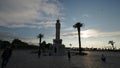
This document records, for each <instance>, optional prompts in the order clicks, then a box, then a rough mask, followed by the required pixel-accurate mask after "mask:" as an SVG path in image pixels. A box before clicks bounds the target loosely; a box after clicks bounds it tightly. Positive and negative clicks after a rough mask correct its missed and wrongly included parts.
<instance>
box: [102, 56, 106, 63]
mask: <svg viewBox="0 0 120 68" xmlns="http://www.w3.org/2000/svg"><path fill="white" fill-rule="evenodd" d="M101 60H102V61H103V62H106V57H105V55H104V54H102V56H101Z"/></svg>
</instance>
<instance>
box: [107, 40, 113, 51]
mask: <svg viewBox="0 0 120 68" xmlns="http://www.w3.org/2000/svg"><path fill="white" fill-rule="evenodd" d="M114 43H115V42H113V41H109V42H108V44H111V45H112V48H113V50H114V49H115V47H114Z"/></svg>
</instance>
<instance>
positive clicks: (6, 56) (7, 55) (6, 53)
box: [1, 47, 12, 68]
mask: <svg viewBox="0 0 120 68" xmlns="http://www.w3.org/2000/svg"><path fill="white" fill-rule="evenodd" d="M11 55H12V48H11V47H9V48H6V49H5V50H4V51H3V53H2V55H1V58H2V65H1V66H2V68H4V67H5V66H6V65H7V63H8V61H9V59H10V57H11Z"/></svg>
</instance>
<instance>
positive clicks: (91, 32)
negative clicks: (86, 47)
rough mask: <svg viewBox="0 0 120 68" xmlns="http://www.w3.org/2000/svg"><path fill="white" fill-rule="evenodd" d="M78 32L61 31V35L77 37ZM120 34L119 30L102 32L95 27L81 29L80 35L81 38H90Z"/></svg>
mask: <svg viewBox="0 0 120 68" xmlns="http://www.w3.org/2000/svg"><path fill="white" fill-rule="evenodd" d="M77 35H78V33H77V31H76V32H66V33H63V34H62V36H64V37H77ZM119 35H120V31H116V32H102V31H98V30H95V29H88V30H84V31H81V37H83V38H90V37H108V36H119Z"/></svg>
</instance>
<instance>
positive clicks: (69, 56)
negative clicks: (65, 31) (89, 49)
mask: <svg viewBox="0 0 120 68" xmlns="http://www.w3.org/2000/svg"><path fill="white" fill-rule="evenodd" d="M67 55H68V60H69V61H70V60H71V53H70V50H68V53H67Z"/></svg>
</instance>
